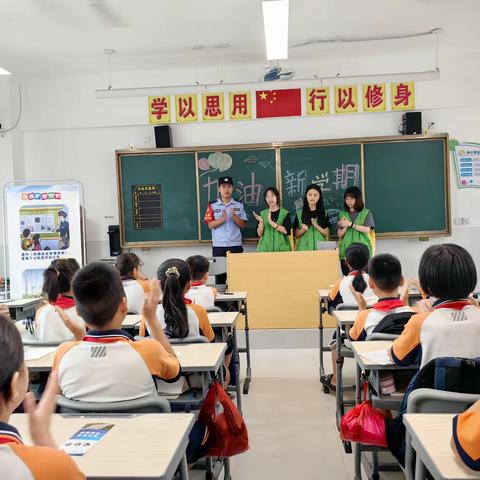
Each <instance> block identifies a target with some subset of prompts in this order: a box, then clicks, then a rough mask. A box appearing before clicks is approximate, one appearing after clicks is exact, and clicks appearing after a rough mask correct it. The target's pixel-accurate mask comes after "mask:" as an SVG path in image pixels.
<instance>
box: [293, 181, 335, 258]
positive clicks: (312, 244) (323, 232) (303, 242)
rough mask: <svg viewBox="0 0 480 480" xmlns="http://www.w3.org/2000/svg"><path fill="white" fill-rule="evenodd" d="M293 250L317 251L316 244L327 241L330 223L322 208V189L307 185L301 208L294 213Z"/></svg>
mask: <svg viewBox="0 0 480 480" xmlns="http://www.w3.org/2000/svg"><path fill="white" fill-rule="evenodd" d="M293 227H294V231H295V239H296V245H295V250H318V243H319V242H324V241H325V240H327V239H328V234H329V227H330V222H329V220H328V216H327V214H326V213H325V207H324V206H323V195H322V189H321V188H320V187H319V186H318V185H315V184H312V185H309V186H308V187H307V189H306V190H305V196H304V197H303V208H302V209H301V210H297V212H296V213H295V221H294V224H293Z"/></svg>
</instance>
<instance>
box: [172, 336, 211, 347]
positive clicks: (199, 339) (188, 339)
mask: <svg viewBox="0 0 480 480" xmlns="http://www.w3.org/2000/svg"><path fill="white" fill-rule="evenodd" d="M168 341H169V342H170V344H171V345H185V344H189V343H209V341H208V338H207V337H204V336H202V335H199V336H198V337H185V338H169V339H168Z"/></svg>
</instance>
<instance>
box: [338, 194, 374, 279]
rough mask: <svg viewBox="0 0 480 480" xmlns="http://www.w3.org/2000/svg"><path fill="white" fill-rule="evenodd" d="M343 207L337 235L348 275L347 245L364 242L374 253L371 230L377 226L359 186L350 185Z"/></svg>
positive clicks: (340, 252) (341, 256) (344, 269)
mask: <svg viewBox="0 0 480 480" xmlns="http://www.w3.org/2000/svg"><path fill="white" fill-rule="evenodd" d="M343 208H344V210H342V211H341V212H340V214H339V221H338V224H337V235H338V238H339V239H340V241H339V244H338V250H339V256H340V263H341V266H342V272H343V274H344V275H348V267H347V265H346V263H345V253H346V250H347V247H348V246H349V245H350V244H352V243H363V244H364V245H366V246H367V247H368V250H369V251H370V255H373V244H372V237H373V234H372V235H371V234H370V231H371V230H372V229H374V228H375V224H374V222H373V216H372V213H371V212H370V210H368V209H367V208H365V204H364V202H363V197H362V192H361V190H360V189H359V188H358V187H349V188H347V189H346V190H345V193H344V194H343Z"/></svg>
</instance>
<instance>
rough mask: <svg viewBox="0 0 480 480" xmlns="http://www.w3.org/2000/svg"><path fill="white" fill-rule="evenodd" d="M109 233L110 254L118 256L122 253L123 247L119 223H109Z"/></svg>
mask: <svg viewBox="0 0 480 480" xmlns="http://www.w3.org/2000/svg"><path fill="white" fill-rule="evenodd" d="M107 233H108V243H109V246H110V256H111V257H116V256H117V255H120V254H121V253H122V249H121V248H120V227H119V226H118V225H109V226H108V232H107Z"/></svg>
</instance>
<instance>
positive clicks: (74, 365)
mask: <svg viewBox="0 0 480 480" xmlns="http://www.w3.org/2000/svg"><path fill="white" fill-rule="evenodd" d="M72 289H73V295H74V297H75V301H76V305H77V310H78V312H79V314H80V315H81V316H82V318H83V319H84V320H85V322H86V324H87V327H88V328H89V331H88V334H87V335H85V333H84V332H82V331H78V330H77V331H76V335H75V336H76V338H77V341H73V342H67V343H63V344H62V345H60V346H59V347H58V349H57V352H56V354H55V358H54V361H53V368H54V369H55V370H57V371H58V380H59V384H60V388H61V390H62V392H63V394H64V395H65V396H66V397H67V398H70V399H73V400H80V401H84V402H117V401H123V400H134V399H138V398H144V397H148V396H150V395H156V394H157V389H156V384H155V380H154V379H156V378H158V379H161V380H164V381H166V382H174V381H176V380H178V379H179V378H180V364H179V362H178V360H177V358H176V357H175V353H174V351H173V349H172V347H171V346H170V343H169V342H168V339H167V338H166V337H165V334H164V333H163V330H162V328H161V326H160V323H159V322H158V320H157V317H156V314H155V313H156V308H157V304H158V298H159V296H160V289H159V286H158V282H154V284H152V291H151V292H150V295H149V296H148V297H147V299H146V300H145V302H144V306H143V316H144V318H145V320H146V321H147V323H148V326H149V328H150V333H151V335H152V337H153V338H152V339H146V340H143V341H139V342H136V341H134V339H133V337H131V336H130V335H129V334H128V333H126V332H124V331H123V330H121V328H122V322H123V320H124V319H125V316H126V314H127V300H126V298H125V293H124V291H123V288H122V280H121V278H120V275H119V273H118V272H117V271H116V270H115V269H114V268H113V267H111V266H109V265H105V264H104V263H102V262H94V263H91V264H89V265H87V266H85V267H83V268H82V269H81V270H79V271H78V273H77V274H76V275H75V278H74V279H73V284H72ZM62 318H63V320H64V321H65V323H66V324H67V325H70V319H69V317H68V315H66V314H65V313H63V312H62ZM82 337H83V338H82Z"/></svg>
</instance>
